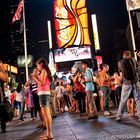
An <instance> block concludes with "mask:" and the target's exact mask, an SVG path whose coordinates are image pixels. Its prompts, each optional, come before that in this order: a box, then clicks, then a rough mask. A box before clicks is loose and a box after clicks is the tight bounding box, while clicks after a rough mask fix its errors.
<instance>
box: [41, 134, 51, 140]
mask: <svg viewBox="0 0 140 140" xmlns="http://www.w3.org/2000/svg"><path fill="white" fill-rule="evenodd" d="M52 139H53V137H48V136H45V135H44V137H41V138H40V140H52Z"/></svg>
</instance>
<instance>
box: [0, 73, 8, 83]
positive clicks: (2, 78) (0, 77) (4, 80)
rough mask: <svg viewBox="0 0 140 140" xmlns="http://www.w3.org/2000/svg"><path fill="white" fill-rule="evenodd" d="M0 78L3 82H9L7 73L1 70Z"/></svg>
mask: <svg viewBox="0 0 140 140" xmlns="http://www.w3.org/2000/svg"><path fill="white" fill-rule="evenodd" d="M0 80H1V81H3V82H6V83H8V82H9V78H8V75H7V74H6V73H4V72H2V71H0Z"/></svg>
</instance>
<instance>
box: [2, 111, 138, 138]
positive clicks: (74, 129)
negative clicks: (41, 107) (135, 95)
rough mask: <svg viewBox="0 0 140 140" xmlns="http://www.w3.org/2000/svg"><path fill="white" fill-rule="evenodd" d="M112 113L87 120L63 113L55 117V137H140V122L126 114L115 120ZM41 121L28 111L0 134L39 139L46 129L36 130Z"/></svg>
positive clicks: (10, 136)
mask: <svg viewBox="0 0 140 140" xmlns="http://www.w3.org/2000/svg"><path fill="white" fill-rule="evenodd" d="M112 112H113V115H112V116H109V117H104V116H102V115H100V117H99V119H98V120H86V119H85V117H80V116H79V115H76V114H75V115H74V114H69V113H64V114H63V115H62V116H59V117H57V118H55V119H53V132H54V140H140V122H138V121H137V120H136V118H132V117H129V116H128V115H127V114H125V115H124V117H123V121H122V122H120V123H118V122H115V121H114V118H115V114H116V110H115V111H112ZM38 124H39V120H35V121H32V120H31V119H30V117H29V114H26V115H25V120H24V121H23V122H21V121H19V120H17V119H14V120H13V121H12V122H11V123H9V124H8V127H7V131H8V132H7V133H0V139H1V140H39V136H40V135H41V134H42V133H43V130H40V129H37V128H36V126H37V125H38Z"/></svg>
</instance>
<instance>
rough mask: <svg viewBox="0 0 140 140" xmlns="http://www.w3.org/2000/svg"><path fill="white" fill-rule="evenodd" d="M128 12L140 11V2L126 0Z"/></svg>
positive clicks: (137, 0) (138, 0) (139, 0)
mask: <svg viewBox="0 0 140 140" xmlns="http://www.w3.org/2000/svg"><path fill="white" fill-rule="evenodd" d="M126 5H127V10H128V11H131V10H136V9H140V0H126Z"/></svg>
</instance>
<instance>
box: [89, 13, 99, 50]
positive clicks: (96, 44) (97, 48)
mask: <svg viewBox="0 0 140 140" xmlns="http://www.w3.org/2000/svg"><path fill="white" fill-rule="evenodd" d="M91 20H92V27H93V36H94V45H95V51H98V50H100V43H99V36H98V27H97V19H96V15H95V14H93V15H91Z"/></svg>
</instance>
